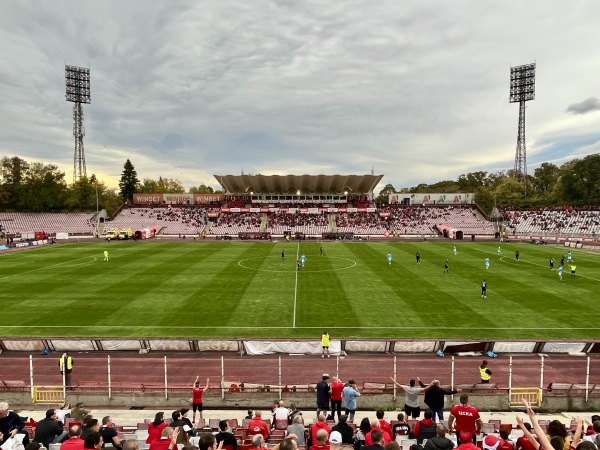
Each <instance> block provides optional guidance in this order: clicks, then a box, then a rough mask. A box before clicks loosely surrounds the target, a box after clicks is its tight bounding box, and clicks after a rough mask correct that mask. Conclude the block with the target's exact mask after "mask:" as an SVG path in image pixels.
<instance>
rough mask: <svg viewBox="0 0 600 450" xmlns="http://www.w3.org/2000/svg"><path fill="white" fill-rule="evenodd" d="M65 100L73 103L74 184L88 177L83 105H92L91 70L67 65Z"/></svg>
mask: <svg viewBox="0 0 600 450" xmlns="http://www.w3.org/2000/svg"><path fill="white" fill-rule="evenodd" d="M65 85H66V94H65V98H66V99H67V101H68V102H73V103H74V105H73V136H74V137H75V155H74V157H73V184H75V182H77V180H79V179H81V178H83V177H85V176H86V168H85V151H84V147H83V137H84V136H85V128H84V127H83V107H82V106H81V104H82V103H91V102H92V98H91V95H90V69H88V68H85V67H77V66H68V65H65Z"/></svg>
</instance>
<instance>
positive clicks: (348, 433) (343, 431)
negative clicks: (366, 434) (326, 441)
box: [331, 414, 354, 444]
mask: <svg viewBox="0 0 600 450" xmlns="http://www.w3.org/2000/svg"><path fill="white" fill-rule="evenodd" d="M347 421H348V416H347V415H346V414H342V415H341V416H340V420H339V421H338V423H337V424H335V425H334V426H333V427H331V434H333V433H334V432H337V433H339V434H340V436H342V444H353V443H354V441H353V440H352V438H353V436H354V429H353V428H352V427H351V426H350V425H348V422H347Z"/></svg>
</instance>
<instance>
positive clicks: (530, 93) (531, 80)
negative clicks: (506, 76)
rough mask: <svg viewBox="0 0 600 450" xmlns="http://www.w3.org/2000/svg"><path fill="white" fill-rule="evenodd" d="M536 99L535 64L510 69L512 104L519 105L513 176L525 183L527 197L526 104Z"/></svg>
mask: <svg viewBox="0 0 600 450" xmlns="http://www.w3.org/2000/svg"><path fill="white" fill-rule="evenodd" d="M534 99H535V63H533V64H526V65H524V66H516V67H511V68H510V99H509V102H510V103H519V128H518V132H517V150H516V153H515V170H514V174H513V176H514V177H515V178H516V179H517V180H518V181H522V182H523V186H524V189H525V195H527V148H526V142H525V102H528V101H529V100H534Z"/></svg>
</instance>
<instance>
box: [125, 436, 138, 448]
mask: <svg viewBox="0 0 600 450" xmlns="http://www.w3.org/2000/svg"><path fill="white" fill-rule="evenodd" d="M123 450H140V443H139V441H138V440H137V439H127V440H126V441H125V442H123Z"/></svg>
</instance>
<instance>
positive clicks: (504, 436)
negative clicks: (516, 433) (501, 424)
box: [498, 428, 508, 441]
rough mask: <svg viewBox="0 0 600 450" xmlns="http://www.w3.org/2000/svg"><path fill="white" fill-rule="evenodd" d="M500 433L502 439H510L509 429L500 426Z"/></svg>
mask: <svg viewBox="0 0 600 450" xmlns="http://www.w3.org/2000/svg"><path fill="white" fill-rule="evenodd" d="M498 434H499V435H500V437H501V438H502V439H504V440H505V441H508V431H506V428H500V431H499V432H498Z"/></svg>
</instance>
